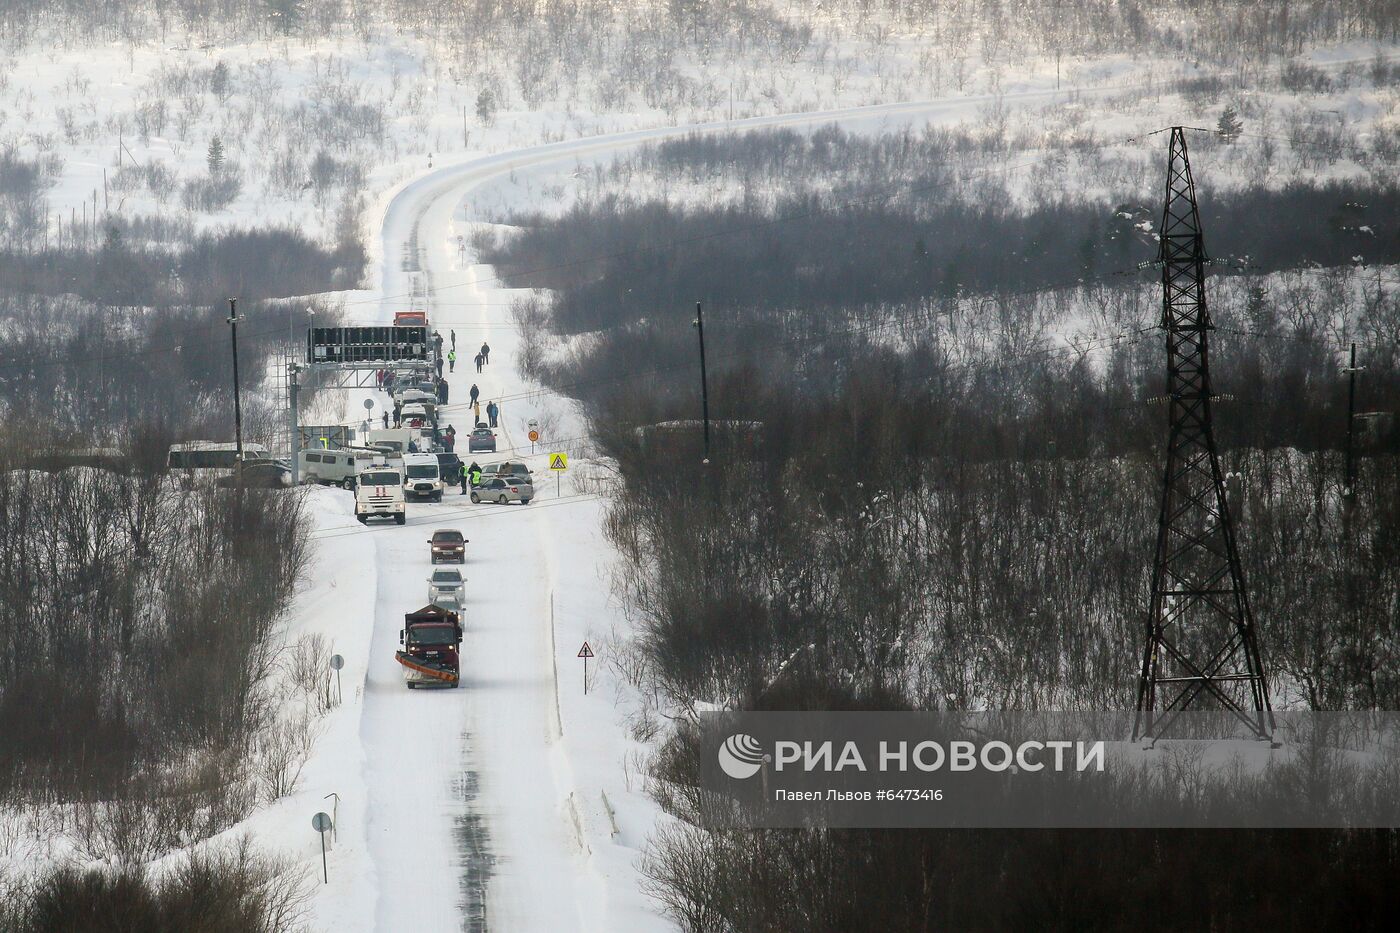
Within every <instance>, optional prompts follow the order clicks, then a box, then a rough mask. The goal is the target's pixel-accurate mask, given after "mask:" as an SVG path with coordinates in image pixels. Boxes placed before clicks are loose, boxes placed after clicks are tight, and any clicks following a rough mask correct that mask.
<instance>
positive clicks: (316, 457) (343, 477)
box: [297, 447, 383, 489]
mask: <svg viewBox="0 0 1400 933" xmlns="http://www.w3.org/2000/svg"><path fill="white" fill-rule="evenodd" d="M382 456H383V455H382V454H380V453H378V452H377V451H373V450H368V449H366V448H363V447H358V448H356V447H338V448H332V449H329V450H324V449H322V450H301V451H297V473H298V475H299V476H300V477H301V481H302V482H303V483H323V484H328V485H332V486H344V487H345V488H346V489H354V488H355V474H356V473H359V472H360V471H361V470H363V469H364V468H365V467H367V466H369V465H370V464H372V463H373V462H374V460H375V458H380V459H382Z"/></svg>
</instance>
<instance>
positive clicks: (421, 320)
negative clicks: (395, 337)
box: [394, 311, 428, 327]
mask: <svg viewBox="0 0 1400 933" xmlns="http://www.w3.org/2000/svg"><path fill="white" fill-rule="evenodd" d="M394 326H395V327H427V326H428V312H426V311H395V312H394Z"/></svg>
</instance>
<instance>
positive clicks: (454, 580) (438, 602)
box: [428, 567, 467, 610]
mask: <svg viewBox="0 0 1400 933" xmlns="http://www.w3.org/2000/svg"><path fill="white" fill-rule="evenodd" d="M466 582H467V581H466V580H465V579H464V578H463V577H462V571H461V570H459V569H457V568H456V567H439V568H437V569H435V570H434V571H433V575H432V576H431V577H429V578H428V602H429V603H430V604H431V605H434V606H441V607H442V608H444V609H455V610H460V609H461V608H462V601H463V600H462V594H463V592H464V590H465V586H466Z"/></svg>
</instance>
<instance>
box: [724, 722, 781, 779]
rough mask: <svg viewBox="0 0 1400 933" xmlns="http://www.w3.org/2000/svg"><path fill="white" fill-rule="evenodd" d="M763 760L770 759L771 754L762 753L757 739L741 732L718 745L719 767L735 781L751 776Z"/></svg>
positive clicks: (760, 766)
mask: <svg viewBox="0 0 1400 933" xmlns="http://www.w3.org/2000/svg"><path fill="white" fill-rule="evenodd" d="M765 761H772V756H771V755H765V754H764V753H763V746H762V745H761V744H759V741H758V739H756V738H754V737H753V736H751V735H745V734H744V733H742V732H738V733H735V734H734V735H731V736H730V737H729V738H727V739H725V740H724V744H723V745H721V746H720V747H719V766H720V769H721V770H723V771H724V773H725V774H727V775H729V776H730V777H732V778H734V779H735V780H736V781H742V780H744V779H745V778H751V777H753V776H754V775H755V774H757V773H758V771H759V769H760V768H762V767H763V763H764V762H765Z"/></svg>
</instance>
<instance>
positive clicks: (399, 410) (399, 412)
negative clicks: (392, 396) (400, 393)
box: [394, 401, 403, 428]
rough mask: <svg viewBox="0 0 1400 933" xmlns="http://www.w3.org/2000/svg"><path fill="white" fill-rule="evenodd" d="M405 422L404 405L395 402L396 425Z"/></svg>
mask: <svg viewBox="0 0 1400 933" xmlns="http://www.w3.org/2000/svg"><path fill="white" fill-rule="evenodd" d="M402 422H403V405H402V404H401V403H399V402H397V401H396V402H394V427H396V428H397V427H398V426H399V425H400V424H401V423H402Z"/></svg>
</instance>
